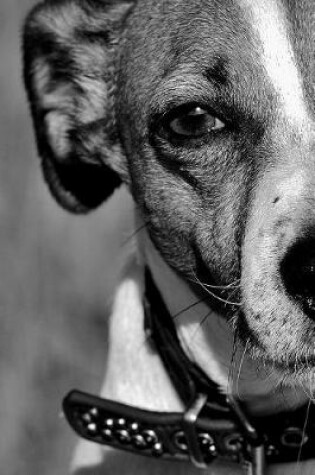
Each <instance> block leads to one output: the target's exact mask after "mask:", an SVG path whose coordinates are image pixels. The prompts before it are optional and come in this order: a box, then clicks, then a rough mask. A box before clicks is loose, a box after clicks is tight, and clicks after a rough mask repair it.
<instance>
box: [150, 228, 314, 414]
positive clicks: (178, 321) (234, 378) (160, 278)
mask: <svg viewBox="0 0 315 475" xmlns="http://www.w3.org/2000/svg"><path fill="white" fill-rule="evenodd" d="M142 239H143V242H142V244H143V247H142V249H144V253H145V260H146V263H147V265H148V266H149V268H150V270H151V272H152V275H153V279H154V280H155V283H156V285H157V287H158V288H159V290H160V292H161V294H162V297H163V299H164V302H165V304H166V306H167V308H168V310H169V312H170V315H171V316H172V317H173V320H174V323H175V326H176V329H177V334H178V336H179V339H180V342H181V344H182V347H183V349H184V351H185V352H186V354H187V355H188V356H189V358H190V359H191V361H193V362H195V363H196V364H197V365H198V366H199V367H200V368H202V369H203V370H204V372H205V373H206V374H207V375H208V377H209V378H210V379H211V380H213V381H215V382H216V383H217V384H218V385H219V387H220V388H221V390H222V392H225V393H232V394H233V395H234V396H235V397H237V398H238V399H240V400H241V401H242V402H243V403H244V405H245V407H246V408H247V409H248V411H249V412H250V413H253V414H255V415H263V414H270V413H276V412H280V411H282V410H285V409H290V408H292V409H293V408H294V407H297V406H299V405H301V404H303V403H304V402H306V400H307V396H306V394H305V392H304V391H303V389H302V388H300V387H294V388H293V387H289V386H285V385H284V384H279V380H280V381H281V375H279V374H277V373H276V372H275V371H273V370H272V369H270V368H267V367H265V366H264V365H263V363H262V362H261V361H257V360H253V359H252V358H251V357H250V355H249V354H248V353H247V351H246V347H244V346H243V345H242V344H241V343H240V342H239V341H237V342H236V341H235V338H234V332H233V328H232V326H231V325H230V324H229V323H228V322H227V321H226V320H225V318H224V317H223V316H222V315H220V314H218V313H216V312H215V311H213V310H211V309H209V307H208V306H207V305H206V303H205V301H204V300H203V301H200V298H199V299H198V297H197V296H196V294H195V293H194V292H193V290H192V289H191V288H190V286H189V285H188V284H187V283H186V282H185V281H184V280H183V279H181V278H180V277H179V276H178V275H177V273H175V271H173V270H172V269H171V268H170V267H169V266H168V265H167V264H166V262H165V261H164V259H163V258H162V257H161V255H160V254H159V252H158V251H157V250H156V248H155V247H154V245H153V244H152V242H151V240H150V239H149V238H148V236H147V235H145V236H144V237H143V238H142Z"/></svg>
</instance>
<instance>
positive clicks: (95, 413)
mask: <svg viewBox="0 0 315 475" xmlns="http://www.w3.org/2000/svg"><path fill="white" fill-rule="evenodd" d="M90 414H91V416H92V417H98V409H97V407H92V409H91V410H90Z"/></svg>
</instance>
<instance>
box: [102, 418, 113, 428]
mask: <svg viewBox="0 0 315 475" xmlns="http://www.w3.org/2000/svg"><path fill="white" fill-rule="evenodd" d="M104 425H105V426H106V427H108V428H109V429H112V428H113V427H114V421H113V419H105V421H104Z"/></svg>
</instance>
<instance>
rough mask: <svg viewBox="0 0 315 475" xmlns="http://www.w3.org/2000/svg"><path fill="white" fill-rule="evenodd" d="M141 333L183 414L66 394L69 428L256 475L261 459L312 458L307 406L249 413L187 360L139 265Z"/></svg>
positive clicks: (133, 448) (312, 428)
mask: <svg viewBox="0 0 315 475" xmlns="http://www.w3.org/2000/svg"><path fill="white" fill-rule="evenodd" d="M144 308H145V331H146V333H147V334H148V335H149V337H150V339H151V341H152V345H154V346H155V349H156V351H157V352H158V353H159V355H160V357H161V359H162V361H163V363H164V365H165V368H166V370H167V371H168V374H169V376H170V378H171V380H172V382H173V384H174V387H175V388H176V390H177V392H178V394H179V396H180V398H181V399H182V401H183V403H184V405H185V407H186V410H185V412H183V413H172V412H156V411H148V410H143V409H139V408H136V407H133V406H129V405H126V404H121V403H118V402H115V401H111V400H107V399H102V398H99V397H96V396H93V395H90V394H87V393H83V392H80V391H76V390H74V391H71V392H70V393H69V394H68V395H67V396H66V397H65V399H64V401H63V410H64V413H65V416H66V418H67V420H68V422H69V424H70V425H71V427H72V428H73V429H74V430H75V432H76V433H77V434H78V435H79V436H81V437H83V438H85V439H88V440H90V441H93V442H96V443H98V444H104V445H107V446H110V447H112V448H115V449H123V450H127V451H129V452H133V453H137V454H139V455H146V456H151V457H159V458H165V459H166V458H167V459H172V460H181V461H183V460H184V461H185V460H186V461H190V462H191V463H193V464H194V465H195V466H197V467H199V468H206V467H207V466H208V465H210V464H211V463H212V462H213V461H214V460H216V459H218V458H219V459H223V460H225V461H228V462H234V463H239V464H244V465H245V466H248V468H249V472H250V473H251V475H263V474H264V473H265V465H266V464H274V463H289V462H296V461H297V460H298V461H302V460H307V459H311V458H315V451H314V443H315V410H314V406H313V405H311V404H307V405H305V406H303V407H301V408H299V409H297V410H295V411H289V412H282V413H279V414H273V415H271V416H267V417H266V416H263V417H255V418H254V417H251V418H249V417H248V416H247V415H246V413H245V411H244V410H243V408H242V405H241V403H240V402H239V401H237V400H236V399H235V398H233V397H232V396H229V395H227V396H226V395H223V394H222V393H221V392H220V390H219V387H218V386H217V384H216V383H214V382H213V381H211V380H210V379H209V378H208V377H207V376H206V375H205V373H204V372H203V371H202V370H201V368H199V367H198V366H196V365H195V364H194V363H193V362H191V361H190V360H189V358H188V357H187V356H186V354H185V352H184V351H183V349H182V347H181V345H180V342H179V339H178V336H177V334H176V329H175V326H174V324H173V321H172V318H171V315H170V314H169V312H168V310H167V308H166V306H165V303H164V302H163V299H162V297H161V295H160V293H159V291H158V289H157V287H156V286H155V283H154V282H153V279H152V276H151V274H150V272H149V271H148V270H146V292H145V296H144Z"/></svg>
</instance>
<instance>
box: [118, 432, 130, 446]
mask: <svg viewBox="0 0 315 475" xmlns="http://www.w3.org/2000/svg"><path fill="white" fill-rule="evenodd" d="M115 434H116V437H117V439H118V440H119V442H121V443H122V444H129V442H130V441H131V436H130V434H129V432H128V431H127V430H118V431H116V432H115Z"/></svg>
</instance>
